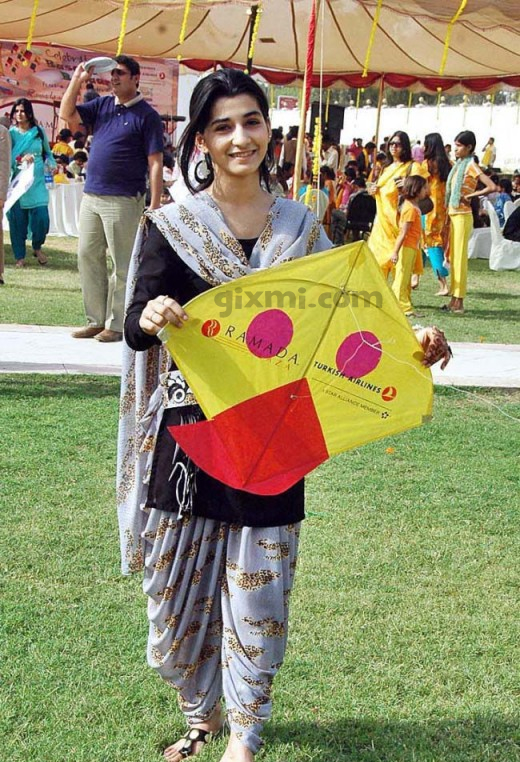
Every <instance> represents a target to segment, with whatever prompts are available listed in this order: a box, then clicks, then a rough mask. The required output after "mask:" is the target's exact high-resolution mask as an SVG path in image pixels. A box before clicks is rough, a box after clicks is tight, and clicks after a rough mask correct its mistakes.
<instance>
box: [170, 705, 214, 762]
mask: <svg viewBox="0 0 520 762" xmlns="http://www.w3.org/2000/svg"><path fill="white" fill-rule="evenodd" d="M222 722H223V721H222V710H221V708H220V706H217V708H216V709H215V711H214V712H213V714H212V715H211V717H210V718H209V719H208V720H207V721H206V722H198V723H197V724H196V725H190V727H189V729H188V730H187V731H186V733H185V735H184V736H183V737H182V738H179V740H178V741H177V742H176V743H174V744H172V745H171V746H168V747H167V748H166V749H165V750H164V752H163V755H164V758H165V759H166V760H168V762H181V760H183V759H185V758H186V756H189V757H195V756H196V755H197V754H200V752H201V751H202V747H203V746H204V743H206V741H204V740H200V741H197V740H192V739H190V732H191V731H192V730H203V731H207V732H209V733H218V732H219V730H221V729H222ZM208 740H209V739H208ZM186 746H187V747H188V748H189V747H191V748H189V753H188V755H186V754H181V751H180V750H181V749H182V748H183V747H186Z"/></svg>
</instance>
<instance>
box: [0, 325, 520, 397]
mask: <svg viewBox="0 0 520 762" xmlns="http://www.w3.org/2000/svg"><path fill="white" fill-rule="evenodd" d="M72 330H74V329H73V328H62V327H49V326H30V325H0V373H87V374H93V375H105V376H118V375H120V372H121V349H122V344H121V343H116V344H101V343H100V342H99V341H95V340H93V339H73V338H72V337H71V335H70V333H71V331H72ZM451 346H452V349H453V359H452V361H451V362H450V364H449V365H448V367H447V368H446V370H445V371H441V370H439V369H438V368H433V378H434V381H435V383H436V384H441V385H453V386H495V387H509V388H520V345H516V344H458V343H453V344H452V345H451Z"/></svg>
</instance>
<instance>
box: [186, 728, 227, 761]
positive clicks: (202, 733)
mask: <svg viewBox="0 0 520 762" xmlns="http://www.w3.org/2000/svg"><path fill="white" fill-rule="evenodd" d="M216 735H217V734H216V733H212V732H211V731H210V730H203V729H202V728H190V730H188V732H187V733H186V734H185V735H183V736H182V737H181V738H180V739H179V740H182V741H184V743H183V744H182V746H181V748H180V749H177V751H178V752H179V754H180V755H181V757H182V758H183V759H186V757H192V756H193V747H194V745H195V744H196V743H209V741H211V740H212V739H213V738H214V737H215V736H216Z"/></svg>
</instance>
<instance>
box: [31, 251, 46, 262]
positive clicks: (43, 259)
mask: <svg viewBox="0 0 520 762" xmlns="http://www.w3.org/2000/svg"><path fill="white" fill-rule="evenodd" d="M33 253H34V256H35V257H36V259H37V260H38V263H39V264H40V265H46V264H47V263H48V261H49V260H48V259H47V256H46V255H45V254H44V253H43V251H42V250H41V249H34V252H33Z"/></svg>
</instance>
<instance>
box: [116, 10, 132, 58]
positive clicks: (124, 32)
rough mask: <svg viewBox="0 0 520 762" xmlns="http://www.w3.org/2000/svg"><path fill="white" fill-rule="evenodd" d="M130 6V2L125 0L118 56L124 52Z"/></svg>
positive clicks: (118, 42)
mask: <svg viewBox="0 0 520 762" xmlns="http://www.w3.org/2000/svg"><path fill="white" fill-rule="evenodd" d="M129 5H130V0H125V2H124V5H123V15H122V16H121V30H120V32H119V39H118V41H117V51H116V56H120V55H121V53H122V51H123V42H124V39H125V34H126V20H127V18H128V8H129Z"/></svg>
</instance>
